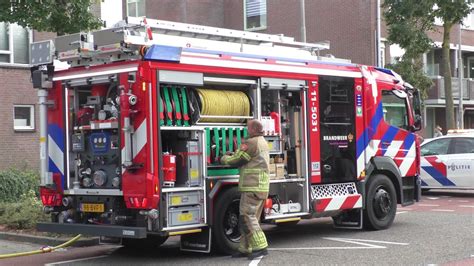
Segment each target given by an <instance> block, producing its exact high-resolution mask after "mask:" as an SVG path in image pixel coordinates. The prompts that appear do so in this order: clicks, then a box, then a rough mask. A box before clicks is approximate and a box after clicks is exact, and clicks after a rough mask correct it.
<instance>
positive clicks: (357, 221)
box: [332, 209, 364, 229]
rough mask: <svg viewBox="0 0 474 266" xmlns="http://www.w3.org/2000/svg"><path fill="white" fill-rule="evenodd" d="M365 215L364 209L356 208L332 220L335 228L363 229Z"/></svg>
mask: <svg viewBox="0 0 474 266" xmlns="http://www.w3.org/2000/svg"><path fill="white" fill-rule="evenodd" d="M363 217H364V215H363V210H362V209H355V210H351V211H347V212H343V213H341V214H339V215H337V216H334V217H332V220H333V222H334V228H342V229H362V225H363V224H362V222H363V219H364V218H363Z"/></svg>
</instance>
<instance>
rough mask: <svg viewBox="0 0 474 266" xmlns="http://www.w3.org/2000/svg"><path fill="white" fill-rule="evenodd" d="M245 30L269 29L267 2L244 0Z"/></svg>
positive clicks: (264, 0)
mask: <svg viewBox="0 0 474 266" xmlns="http://www.w3.org/2000/svg"><path fill="white" fill-rule="evenodd" d="M244 28H245V30H262V29H266V28H267V0H244Z"/></svg>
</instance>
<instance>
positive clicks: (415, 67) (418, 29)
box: [383, 0, 434, 95]
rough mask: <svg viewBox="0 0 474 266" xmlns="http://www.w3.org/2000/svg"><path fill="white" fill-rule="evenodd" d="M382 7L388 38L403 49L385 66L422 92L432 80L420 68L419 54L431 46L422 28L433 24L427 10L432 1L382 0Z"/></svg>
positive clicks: (420, 59)
mask: <svg viewBox="0 0 474 266" xmlns="http://www.w3.org/2000/svg"><path fill="white" fill-rule="evenodd" d="M383 7H384V8H385V10H384V17H385V21H386V24H387V26H388V29H387V30H388V41H389V42H390V43H396V44H398V45H400V47H401V48H403V49H404V50H405V54H404V55H403V57H402V59H401V61H400V62H398V63H396V64H394V65H388V67H390V68H393V69H394V70H395V71H396V72H397V73H398V74H400V75H401V76H402V77H403V79H404V80H405V81H407V82H408V83H410V84H412V85H413V86H415V87H416V88H418V89H419V90H420V91H421V93H422V95H426V93H427V90H428V89H429V88H430V87H431V86H432V84H433V82H432V81H431V79H430V78H429V77H428V76H426V75H425V73H424V71H423V62H422V55H423V54H424V53H426V52H428V51H429V50H430V49H431V46H432V41H431V39H430V38H428V36H427V35H426V31H428V30H431V29H432V27H433V26H432V25H433V22H434V17H433V16H432V15H431V16H430V13H429V12H428V11H430V10H431V9H432V5H430V4H429V3H427V2H426V1H422V2H421V3H418V2H414V1H397V0H386V1H385V2H384V6H383ZM422 14H426V15H425V16H423V15H422Z"/></svg>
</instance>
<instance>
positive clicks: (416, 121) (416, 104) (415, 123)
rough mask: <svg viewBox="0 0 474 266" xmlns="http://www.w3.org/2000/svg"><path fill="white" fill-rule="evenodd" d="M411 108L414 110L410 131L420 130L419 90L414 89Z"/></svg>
mask: <svg viewBox="0 0 474 266" xmlns="http://www.w3.org/2000/svg"><path fill="white" fill-rule="evenodd" d="M412 103H413V110H414V113H415V114H414V121H413V126H412V131H419V130H421V126H422V115H421V98H420V92H419V91H418V90H417V89H415V90H414V92H413V101H412Z"/></svg>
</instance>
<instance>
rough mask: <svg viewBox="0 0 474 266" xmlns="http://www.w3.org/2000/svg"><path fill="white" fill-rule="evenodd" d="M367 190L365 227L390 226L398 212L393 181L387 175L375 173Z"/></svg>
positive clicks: (381, 227)
mask: <svg viewBox="0 0 474 266" xmlns="http://www.w3.org/2000/svg"><path fill="white" fill-rule="evenodd" d="M366 191H367V197H366V202H365V203H366V208H365V210H364V227H365V228H366V229H369V230H382V229H387V228H389V227H390V226H391V225H392V223H393V220H394V219H395V214H396V212H397V194H396V192H395V187H394V185H393V183H392V181H391V180H390V179H389V178H388V177H387V176H385V175H380V174H377V175H374V176H372V177H371V178H370V179H369V181H368V183H367V190H366Z"/></svg>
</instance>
